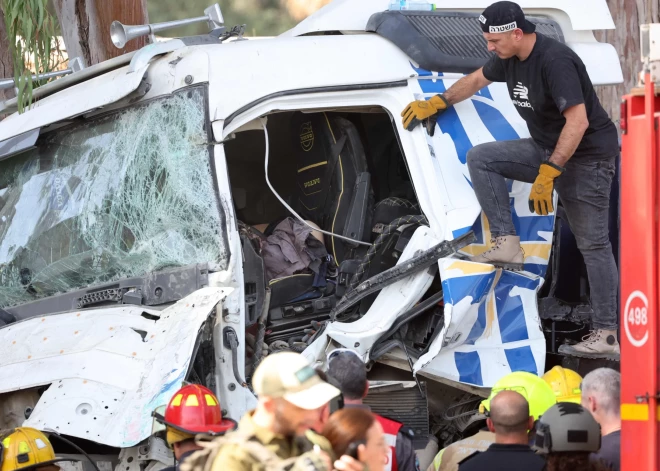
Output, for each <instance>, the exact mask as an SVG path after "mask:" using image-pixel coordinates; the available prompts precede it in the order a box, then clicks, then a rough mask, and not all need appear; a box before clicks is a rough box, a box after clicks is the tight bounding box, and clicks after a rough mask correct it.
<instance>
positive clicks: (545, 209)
mask: <svg viewBox="0 0 660 471" xmlns="http://www.w3.org/2000/svg"><path fill="white" fill-rule="evenodd" d="M564 170H565V169H564V168H563V167H560V166H559V165H555V164H553V163H551V162H543V163H542V164H541V168H539V175H538V176H537V177H536V180H535V181H534V184H533V185H532V191H530V193H529V210H530V211H531V212H533V213H536V214H540V215H542V216H547V214H548V213H551V212H553V211H554V210H555V208H554V206H553V204H552V190H553V189H554V186H555V178H557V177H558V176H559V175H561V174H562V173H564Z"/></svg>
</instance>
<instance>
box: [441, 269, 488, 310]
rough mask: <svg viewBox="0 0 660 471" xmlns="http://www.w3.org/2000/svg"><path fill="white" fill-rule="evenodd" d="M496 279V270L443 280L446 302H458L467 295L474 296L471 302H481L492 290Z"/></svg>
mask: <svg viewBox="0 0 660 471" xmlns="http://www.w3.org/2000/svg"><path fill="white" fill-rule="evenodd" d="M493 280H495V272H494V271H493V272H491V273H488V274H482V275H470V276H458V277H456V278H448V279H446V280H443V281H442V290H443V297H444V299H445V302H446V303H449V304H456V303H457V302H459V301H460V300H461V299H463V298H465V297H466V296H471V297H472V302H471V303H470V304H477V303H480V302H481V301H482V300H483V299H484V298H485V297H486V295H487V294H488V292H489V291H490V288H491V286H492V285H493Z"/></svg>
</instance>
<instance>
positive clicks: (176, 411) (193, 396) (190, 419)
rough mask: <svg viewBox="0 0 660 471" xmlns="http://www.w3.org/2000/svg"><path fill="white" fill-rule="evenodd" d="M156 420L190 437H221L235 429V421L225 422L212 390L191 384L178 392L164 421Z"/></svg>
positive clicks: (169, 406)
mask: <svg viewBox="0 0 660 471" xmlns="http://www.w3.org/2000/svg"><path fill="white" fill-rule="evenodd" d="M154 417H156V420H158V421H159V422H162V423H163V424H165V425H166V426H168V427H172V428H173V429H175V430H177V431H179V432H183V433H185V434H189V435H195V434H197V433H206V434H209V435H220V434H223V433H225V432H227V431H229V430H233V429H234V428H236V422H235V421H234V420H232V419H229V418H226V419H223V418H222V412H221V411H220V403H219V401H218V398H217V397H215V394H213V393H212V392H211V390H210V389H208V388H205V387H204V386H201V385H199V384H189V385H188V386H184V387H182V388H181V389H179V390H178V391H177V392H176V393H175V394H174V396H173V397H172V399H171V400H170V403H169V404H168V405H167V409H165V417H163V416H161V415H159V414H157V413H154Z"/></svg>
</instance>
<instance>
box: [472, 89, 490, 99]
mask: <svg viewBox="0 0 660 471" xmlns="http://www.w3.org/2000/svg"><path fill="white" fill-rule="evenodd" d="M475 95H479V96H482V97H484V98H488V99H489V100H492V99H493V96H492V95H491V94H490V90H489V89H488V87H484V88H482V89H481V90H479V91H478V92H477V93H475Z"/></svg>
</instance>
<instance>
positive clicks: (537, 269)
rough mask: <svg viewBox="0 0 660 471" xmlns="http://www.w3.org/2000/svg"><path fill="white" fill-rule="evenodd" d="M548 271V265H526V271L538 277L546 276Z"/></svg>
mask: <svg viewBox="0 0 660 471" xmlns="http://www.w3.org/2000/svg"><path fill="white" fill-rule="evenodd" d="M547 270H548V265H541V264H540V263H525V271H528V272H530V273H534V274H535V275H538V276H541V277H543V276H545V272H546V271H547Z"/></svg>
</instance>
